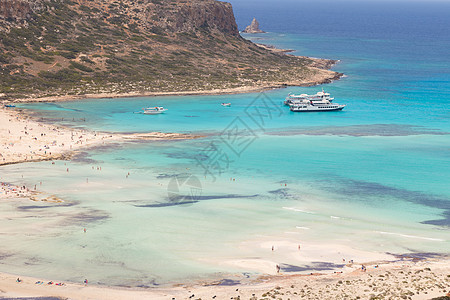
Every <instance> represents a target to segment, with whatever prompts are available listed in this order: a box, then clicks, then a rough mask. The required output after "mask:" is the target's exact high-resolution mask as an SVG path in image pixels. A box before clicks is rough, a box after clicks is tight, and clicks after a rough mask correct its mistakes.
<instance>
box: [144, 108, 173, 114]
mask: <svg viewBox="0 0 450 300" xmlns="http://www.w3.org/2000/svg"><path fill="white" fill-rule="evenodd" d="M165 111H167V109H165V108H164V107H162V106H155V107H147V108H144V111H143V112H142V113H143V114H144V115H158V114H162V113H163V112H165Z"/></svg>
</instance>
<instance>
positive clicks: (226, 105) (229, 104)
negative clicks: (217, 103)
mask: <svg viewBox="0 0 450 300" xmlns="http://www.w3.org/2000/svg"><path fill="white" fill-rule="evenodd" d="M221 105H222V106H224V107H229V106H231V103H222V104H221Z"/></svg>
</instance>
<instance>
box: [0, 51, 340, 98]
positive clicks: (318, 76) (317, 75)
mask: <svg viewBox="0 0 450 300" xmlns="http://www.w3.org/2000/svg"><path fill="white" fill-rule="evenodd" d="M268 49H269V50H271V51H273V52H274V53H280V52H281V53H284V54H285V53H286V52H289V50H284V49H278V48H268ZM286 55H290V54H286ZM298 57H301V58H305V59H309V60H311V61H312V64H311V66H309V67H308V69H309V70H310V71H311V73H314V74H310V77H309V78H308V79H299V80H296V81H291V82H260V83H257V84H256V85H251V86H241V87H236V88H227V89H212V90H194V91H161V92H138V91H135V92H133V91H132V92H127V93H113V92H104V93H96V94H82V95H55V96H44V97H40V96H36V95H30V97H28V98H20V99H12V100H8V99H3V100H2V101H5V102H10V103H30V102H62V101H77V100H83V99H102V98H131V97H157V96H195V95H198V96H206V95H234V94H247V93H258V92H263V91H268V90H273V89H281V88H286V87H289V86H298V87H309V86H316V85H321V84H328V83H331V82H333V81H335V80H339V79H340V78H342V77H343V76H344V74H343V73H339V72H334V71H331V70H330V68H331V67H332V66H334V65H335V64H336V63H338V62H339V61H336V60H330V59H322V58H312V57H304V56H298ZM0 100H1V99H0Z"/></svg>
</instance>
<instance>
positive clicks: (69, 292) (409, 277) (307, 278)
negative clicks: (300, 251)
mask: <svg viewBox="0 0 450 300" xmlns="http://www.w3.org/2000/svg"><path fill="white" fill-rule="evenodd" d="M364 267H365V269H362V268H361V264H351V265H346V266H345V267H344V268H343V269H342V270H341V271H338V272H334V273H317V272H316V273H310V274H289V273H280V274H277V275H269V274H261V275H258V276H257V277H256V278H250V279H248V281H247V282H240V281H236V282H231V283H226V282H224V280H225V279H224V280H221V281H208V280H199V281H196V282H194V283H189V284H183V283H181V284H174V283H173V284H171V285H169V286H162V287H154V288H153V287H151V288H138V287H120V286H101V285H91V284H87V285H85V284H81V283H70V282H68V283H65V282H56V281H50V280H48V279H45V280H43V279H42V278H41V279H39V278H34V277H22V276H19V277H18V276H17V275H13V274H9V273H1V272H0V297H63V298H70V299H131V298H132V299H192V298H193V299H230V297H231V299H240V298H241V297H242V298H244V299H252V300H256V299H264V298H265V299H269V298H274V299H275V298H276V299H299V298H302V299H303V298H305V297H306V298H307V299H348V297H349V296H350V295H352V297H354V298H356V299H414V300H419V299H431V298H434V297H442V296H446V295H447V296H449V295H450V291H449V290H448V287H449V286H450V275H449V272H450V260H449V257H448V256H443V257H439V258H427V259H420V260H418V259H416V258H413V257H408V256H404V257H402V259H399V260H397V261H393V262H387V263H386V262H379V263H378V262H372V263H368V264H364ZM17 278H20V280H21V282H16V280H17ZM231 281H232V280H231ZM37 282H43V283H38V284H37ZM49 282H52V284H48V283H49ZM57 283H58V285H56V284H57ZM60 284H61V285H60Z"/></svg>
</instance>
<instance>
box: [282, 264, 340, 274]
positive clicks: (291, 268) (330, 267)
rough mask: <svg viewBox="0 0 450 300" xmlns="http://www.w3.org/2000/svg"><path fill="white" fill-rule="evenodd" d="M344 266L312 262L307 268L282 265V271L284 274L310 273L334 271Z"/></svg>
mask: <svg viewBox="0 0 450 300" xmlns="http://www.w3.org/2000/svg"><path fill="white" fill-rule="evenodd" d="M344 266H345V265H343V264H333V263H329V262H311V264H310V265H306V266H301V267H300V266H294V265H289V264H280V269H281V271H282V272H285V273H289V272H310V271H329V270H334V269H339V268H342V267H344Z"/></svg>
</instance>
